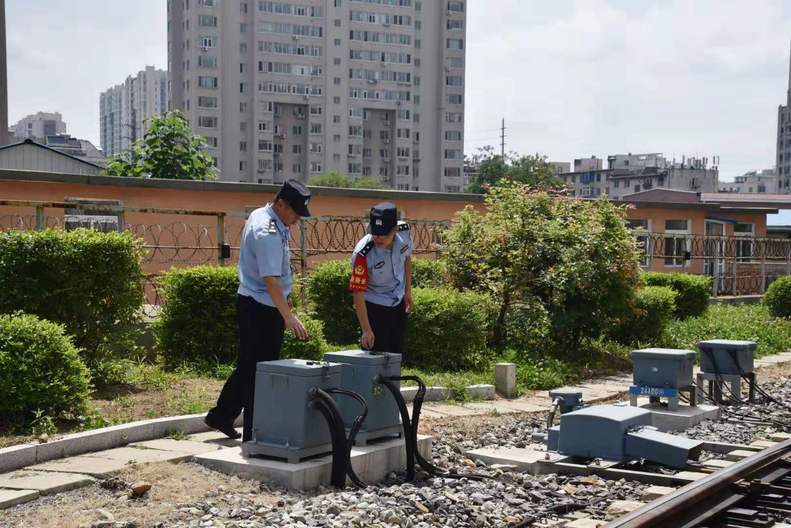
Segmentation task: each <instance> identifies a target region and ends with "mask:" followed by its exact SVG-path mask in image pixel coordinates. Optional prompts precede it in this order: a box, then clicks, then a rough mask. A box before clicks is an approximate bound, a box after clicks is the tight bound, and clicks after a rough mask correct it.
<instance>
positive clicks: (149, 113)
mask: <svg viewBox="0 0 791 528" xmlns="http://www.w3.org/2000/svg"><path fill="white" fill-rule="evenodd" d="M167 87H168V82H167V72H166V71H164V70H157V69H156V68H154V66H146V69H145V70H142V71H140V72H138V73H137V74H136V75H134V76H133V75H130V76H129V77H127V78H126V80H125V81H124V82H123V83H122V84H119V85H117V86H114V87H112V88H109V89H108V90H105V91H104V92H102V94H101V95H100V96H99V137H100V144H101V146H102V150H103V151H104V153H105V154H106V155H107V156H108V157H109V156H112V155H114V154H118V153H121V152H125V151H127V150H129V149H130V148H131V147H132V143H133V142H134V141H135V140H138V139H141V138H142V137H143V136H144V135H145V133H146V130H148V121H149V120H150V119H151V118H152V117H154V116H158V115H162V114H164V113H165V112H166V111H167V104H168V100H167Z"/></svg>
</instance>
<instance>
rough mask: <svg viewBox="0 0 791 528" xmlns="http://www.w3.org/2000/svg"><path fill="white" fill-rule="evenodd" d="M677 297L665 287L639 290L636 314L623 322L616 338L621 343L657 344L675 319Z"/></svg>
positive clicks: (619, 326) (648, 287) (671, 290)
mask: <svg viewBox="0 0 791 528" xmlns="http://www.w3.org/2000/svg"><path fill="white" fill-rule="evenodd" d="M677 297H678V294H677V293H676V291H675V290H673V289H672V288H668V287H665V286H646V287H645V288H641V289H639V290H637V295H636V306H635V310H634V313H633V314H632V315H631V316H629V317H627V318H625V319H624V320H623V321H621V323H620V324H619V325H618V326H617V327H616V330H615V333H614V337H615V338H616V339H617V340H618V341H619V342H621V343H638V342H639V343H655V342H656V341H657V340H658V339H659V338H660V337H661V336H662V333H663V332H664V331H665V328H667V325H668V324H669V323H670V321H671V320H672V318H673V312H674V310H675V308H676V304H675V302H676V298H677Z"/></svg>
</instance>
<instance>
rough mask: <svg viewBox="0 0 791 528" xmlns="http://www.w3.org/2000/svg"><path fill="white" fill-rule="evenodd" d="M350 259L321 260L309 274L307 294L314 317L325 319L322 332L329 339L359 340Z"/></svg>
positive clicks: (351, 341)
mask: <svg viewBox="0 0 791 528" xmlns="http://www.w3.org/2000/svg"><path fill="white" fill-rule="evenodd" d="M351 275H352V268H351V260H330V261H327V262H322V263H320V264H319V265H318V266H316V269H315V270H313V271H312V272H310V273H309V274H308V280H307V286H306V287H307V292H306V298H307V300H308V304H309V306H310V308H311V310H312V311H313V313H315V314H316V317H317V318H318V319H319V320H321V321H323V322H324V335H325V336H326V337H327V340H328V341H329V342H331V343H354V342H356V341H359V340H360V326H359V323H358V322H357V316H356V315H355V313H354V304H353V301H352V293H351V292H350V291H349V279H350V278H351Z"/></svg>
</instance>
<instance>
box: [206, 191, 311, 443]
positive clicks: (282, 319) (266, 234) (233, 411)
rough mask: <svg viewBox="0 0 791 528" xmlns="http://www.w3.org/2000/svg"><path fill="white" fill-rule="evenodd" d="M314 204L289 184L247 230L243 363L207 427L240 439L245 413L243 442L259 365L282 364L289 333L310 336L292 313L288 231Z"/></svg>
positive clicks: (241, 303)
mask: <svg viewBox="0 0 791 528" xmlns="http://www.w3.org/2000/svg"><path fill="white" fill-rule="evenodd" d="M309 201H310V191H309V190H308V189H307V187H305V186H304V185H303V184H301V183H300V182H298V181H297V180H288V181H286V182H285V183H284V184H283V187H281V188H280V191H279V192H278V193H277V195H276V196H275V199H274V201H273V202H272V203H270V204H267V205H266V206H265V207H261V208H259V209H256V210H255V211H253V212H252V213H250V216H249V218H248V219H247V222H246V223H245V225H244V230H243V231H242V239H241V242H240V246H241V247H240V254H239V291H238V295H237V299H236V313H237V321H238V323H239V358H238V360H237V363H236V368H235V369H234V371H233V373H232V374H231V376H230V377H229V378H228V380H227V381H226V382H225V386H224V387H223V388H222V392H221V393H220V396H219V398H218V399H217V405H216V406H215V407H214V408H213V409H211V410H210V411H209V412H208V414H207V415H206V419H205V421H206V425H208V426H209V427H211V428H213V429H216V430H218V431H221V432H223V433H225V434H226V435H227V436H229V437H231V438H238V437H239V433H237V432H236V430H235V429H234V427H233V423H234V420H236V417H237V416H239V413H240V412H241V410H242V409H244V427H243V435H242V440H243V441H245V442H246V441H248V440H251V439H252V427H253V394H254V389H255V368H256V363H257V362H259V361H273V360H276V359H278V357H279V356H280V347H281V346H282V344H283V333H284V331H285V329H288V330H291V331H292V332H293V333H294V335H295V336H296V337H297V338H298V339H306V338H307V337H308V333H307V331H306V330H305V327H304V326H303V325H302V323H301V322H300V321H299V319H297V317H296V316H295V315H294V313H293V312H292V311H291V309H292V306H291V301H290V300H289V295H290V294H291V285H292V278H291V262H290V258H289V249H288V227H289V226H290V225H293V224H295V223H296V222H297V221H298V220H299V218H300V217H301V216H310V212H309V211H308V202H309Z"/></svg>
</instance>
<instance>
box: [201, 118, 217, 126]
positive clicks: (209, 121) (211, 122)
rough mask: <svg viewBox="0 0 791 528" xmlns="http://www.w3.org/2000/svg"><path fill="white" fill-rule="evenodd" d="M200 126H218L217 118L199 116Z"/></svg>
mask: <svg viewBox="0 0 791 528" xmlns="http://www.w3.org/2000/svg"><path fill="white" fill-rule="evenodd" d="M198 126H199V127H202V128H217V118H216V117H213V116H198Z"/></svg>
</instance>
